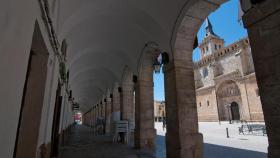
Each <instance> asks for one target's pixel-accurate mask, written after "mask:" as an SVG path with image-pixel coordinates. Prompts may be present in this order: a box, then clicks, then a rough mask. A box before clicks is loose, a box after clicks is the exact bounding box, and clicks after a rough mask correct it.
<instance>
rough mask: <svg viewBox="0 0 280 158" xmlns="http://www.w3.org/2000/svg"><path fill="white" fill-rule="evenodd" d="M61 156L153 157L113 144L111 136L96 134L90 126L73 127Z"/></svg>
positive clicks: (76, 157) (85, 157)
mask: <svg viewBox="0 0 280 158" xmlns="http://www.w3.org/2000/svg"><path fill="white" fill-rule="evenodd" d="M59 158H152V156H147V155H145V154H143V153H140V152H139V151H136V150H134V149H132V148H131V147H128V146H127V145H122V144H113V143H112V138H111V137H110V136H94V135H93V134H92V130H91V129H90V128H89V127H86V126H83V125H76V126H74V127H73V129H72V132H71V134H70V136H69V137H68V139H67V141H66V142H65V145H64V146H62V147H61V149H60V154H59Z"/></svg>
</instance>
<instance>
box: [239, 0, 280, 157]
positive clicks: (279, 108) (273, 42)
mask: <svg viewBox="0 0 280 158" xmlns="http://www.w3.org/2000/svg"><path fill="white" fill-rule="evenodd" d="M243 22H244V26H245V27H246V28H247V29H248V34H249V39H250V45H251V49H252V55H253V60H254V65H255V72H256V77H257V83H258V86H259V93H260V98H261V102H262V107H263V114H264V119H265V123H266V129H267V135H268V142H269V147H268V158H279V157H280V134H279V133H280V121H279V120H280V44H279V41H280V30H279V28H280V1H279V0H266V1H264V2H262V3H259V4H258V5H257V7H254V8H252V9H250V10H249V11H248V12H247V13H246V14H245V15H244V16H243Z"/></svg>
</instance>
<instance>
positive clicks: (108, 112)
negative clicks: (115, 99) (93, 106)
mask: <svg viewBox="0 0 280 158" xmlns="http://www.w3.org/2000/svg"><path fill="white" fill-rule="evenodd" d="M111 111H112V101H111V98H110V97H108V98H107V102H106V127H105V132H106V134H107V135H109V134H110V133H111Z"/></svg>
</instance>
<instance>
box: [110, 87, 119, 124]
mask: <svg viewBox="0 0 280 158" xmlns="http://www.w3.org/2000/svg"><path fill="white" fill-rule="evenodd" d="M112 103H113V104H112V105H113V106H112V120H113V121H118V120H120V92H119V91H118V87H116V88H115V89H114V91H113V100H112Z"/></svg>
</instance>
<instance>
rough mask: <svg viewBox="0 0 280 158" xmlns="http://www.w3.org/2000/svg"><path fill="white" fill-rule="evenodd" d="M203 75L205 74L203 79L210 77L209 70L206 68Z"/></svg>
mask: <svg viewBox="0 0 280 158" xmlns="http://www.w3.org/2000/svg"><path fill="white" fill-rule="evenodd" d="M202 73H203V77H204V78H206V77H207V76H208V69H207V68H204V69H203V71H202Z"/></svg>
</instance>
